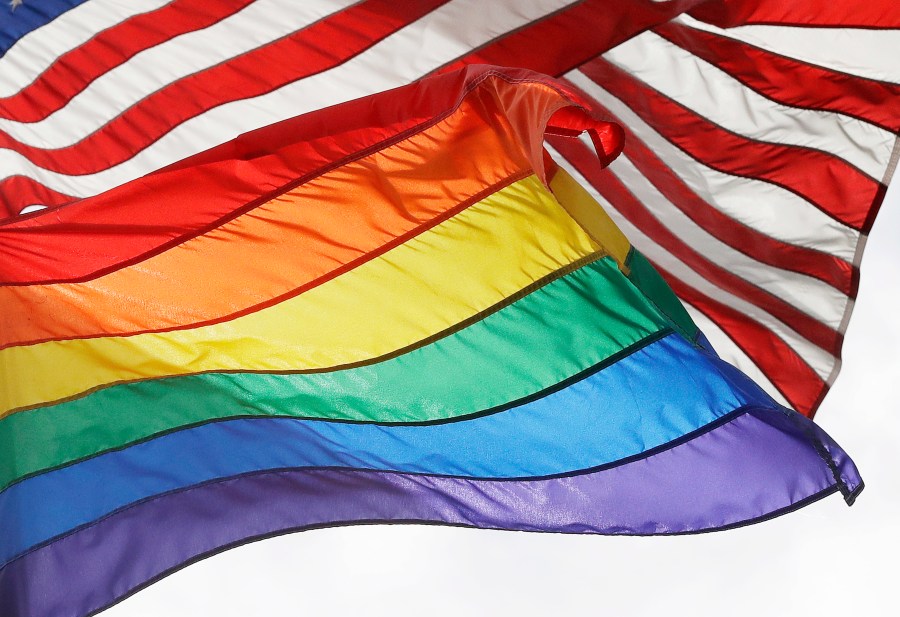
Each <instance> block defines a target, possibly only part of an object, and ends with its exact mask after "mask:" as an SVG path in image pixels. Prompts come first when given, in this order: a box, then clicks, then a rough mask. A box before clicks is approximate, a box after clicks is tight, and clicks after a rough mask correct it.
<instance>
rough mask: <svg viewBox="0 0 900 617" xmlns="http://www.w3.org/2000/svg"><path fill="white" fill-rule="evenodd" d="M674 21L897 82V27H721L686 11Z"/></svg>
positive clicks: (899, 36) (899, 78) (899, 34)
mask: <svg viewBox="0 0 900 617" xmlns="http://www.w3.org/2000/svg"><path fill="white" fill-rule="evenodd" d="M676 21H679V22H681V23H684V24H686V25H689V26H691V27H693V28H697V29H699V30H706V31H708V32H713V33H715V34H721V35H722V36H727V37H729V38H733V39H735V40H738V41H743V42H745V43H749V44H751V45H755V46H757V47H762V48H765V49H769V50H771V51H774V52H776V53H779V54H781V55H783V56H788V57H791V58H796V59H797V60H802V61H804V62H809V63H810V64H815V65H818V66H823V67H826V68H830V69H834V70H835V71H841V72H843V73H849V74H851V75H857V76H859V77H866V78H869V79H876V80H878V81H887V82H890V83H895V84H900V63H898V62H897V58H900V30H878V29H874V28H815V27H809V26H804V27H795V26H768V25H766V26H738V27H736V28H727V29H722V28H717V27H715V26H712V25H710V24H707V23H704V22H702V21H698V20H696V19H692V18H691V17H689V16H687V15H684V16H682V17H679V18H678V19H677V20H676Z"/></svg>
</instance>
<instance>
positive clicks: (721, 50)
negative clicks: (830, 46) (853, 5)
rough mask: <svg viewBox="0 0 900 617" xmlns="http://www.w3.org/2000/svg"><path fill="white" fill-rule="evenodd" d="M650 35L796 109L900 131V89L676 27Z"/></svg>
mask: <svg viewBox="0 0 900 617" xmlns="http://www.w3.org/2000/svg"><path fill="white" fill-rule="evenodd" d="M653 31H654V32H655V33H657V34H659V35H660V36H662V37H663V38H665V39H666V40H668V41H669V42H671V43H673V44H675V45H678V46H679V47H681V48H682V49H685V50H687V51H689V52H691V53H692V54H694V55H695V56H697V57H699V58H702V59H704V60H706V61H707V62H709V63H710V64H713V65H715V66H717V67H718V68H720V69H722V70H723V71H725V72H726V73H728V74H729V75H731V76H732V77H734V78H735V79H737V80H738V81H740V82H741V83H743V84H744V85H745V86H747V87H748V88H752V89H753V90H756V91H757V92H759V93H760V94H762V95H764V96H767V97H769V98H770V99H772V100H773V101H776V102H778V103H782V104H784V105H791V106H794V107H804V108H808V109H824V110H828V111H834V112H837V113H841V114H845V115H848V116H852V117H854V118H859V119H860V120H865V121H867V122H871V123H872V124H875V125H877V126H880V127H882V128H884V129H887V130H889V131H896V130H897V129H898V128H900V86H897V85H895V84H888V83H884V82H880V81H875V80H873V79H865V78H862V77H857V76H854V75H850V74H847V73H839V72H837V71H833V70H830V69H826V68H823V67H819V66H815V65H812V64H808V63H805V62H802V61H800V60H796V59H794V58H787V57H785V56H782V55H779V54H776V53H772V52H769V51H765V50H762V49H759V48H757V47H754V46H752V45H748V44H747V43H743V42H741V41H736V40H734V39H730V38H728V37H724V36H718V35H715V34H712V33H711V32H704V31H703V30H696V29H694V28H690V27H687V26H683V25H681V24H676V23H668V24H662V25H660V26H657V27H656V28H654V29H653Z"/></svg>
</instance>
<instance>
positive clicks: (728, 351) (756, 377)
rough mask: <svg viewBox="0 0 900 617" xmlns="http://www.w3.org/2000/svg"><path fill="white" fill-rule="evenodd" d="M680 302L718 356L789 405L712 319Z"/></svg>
mask: <svg viewBox="0 0 900 617" xmlns="http://www.w3.org/2000/svg"><path fill="white" fill-rule="evenodd" d="M682 304H684V308H685V309H687V312H688V314H689V315H690V316H691V319H693V320H694V323H695V324H697V327H698V328H700V330H702V331H703V334H704V335H705V336H706V338H707V339H708V340H709V342H710V344H711V345H712V346H713V349H714V350H715V351H716V353H717V354H718V355H719V357H721V358H722V359H723V360H725V361H726V362H729V363H731V364H732V365H734V366H737V367H740V369H741V370H742V371H743V372H744V373H746V374H747V376H748V377H750V378H751V379H752V380H753V381H755V382H756V383H757V385H759V386H760V387H761V388H763V389H764V390H765V391H766V392H768V393H769V395H771V396H772V398H774V399H775V400H776V401H778V402H779V403H781V404H782V405H784V406H785V407H790V406H791V404H790V403H789V402H788V400H787V399H786V398H784V395H783V394H781V392H779V391H778V388H776V387H775V384H773V383H772V382H771V381H769V378H768V377H766V374H765V373H763V372H762V371H761V370H760V369H759V367H758V366H757V365H756V363H755V362H754V361H753V360H751V359H750V356H748V355H747V354H745V353H744V352H743V350H741V348H740V347H738V346H737V345H735V344H734V341H732V340H731V337H729V336H728V335H727V334H725V332H723V331H722V329H721V328H720V327H719V326H717V325H716V323H715V322H714V321H713V320H711V319H709V318H708V317H707V316H706V315H704V314H703V313H701V312H700V311H698V310H697V309H696V308H694V306H693V305H691V304H689V303H687V302H682Z"/></svg>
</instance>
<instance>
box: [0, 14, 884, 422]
mask: <svg viewBox="0 0 900 617" xmlns="http://www.w3.org/2000/svg"><path fill="white" fill-rule="evenodd" d="M897 28H900V5H898V4H897V3H896V2H895V1H893V0H873V1H872V2H869V3H865V4H860V3H857V2H850V1H849V0H805V1H803V2H793V3H785V2H782V1H779V0H761V1H753V2H749V1H741V0H736V1H729V0H726V1H707V2H702V1H699V0H675V1H670V2H654V1H650V0H620V1H618V2H615V3H610V2H601V1H596V0H583V1H580V2H565V1H561V0H519V1H517V2H484V1H482V0H479V1H476V0H414V1H398V0H364V1H360V2H350V1H345V0H306V1H304V2H294V1H290V0H256V1H251V0H233V1H230V2H210V1H208V0H204V1H202V2H201V1H200V0H171V1H164V0H135V1H132V2H120V1H114V0H86V1H85V0H44V1H38V0H25V1H24V2H22V1H21V0H15V1H13V2H11V3H10V5H9V7H8V8H7V9H0V212H2V213H3V216H5V217H13V218H16V217H19V216H22V215H27V213H29V212H31V211H34V210H38V209H41V208H44V207H60V206H64V205H65V204H67V203H70V202H72V201H73V200H77V199H79V198H83V197H87V196H91V195H96V194H98V193H100V192H103V191H105V190H107V189H110V188H112V187H115V186H118V185H120V184H123V183H125V182H129V181H132V180H135V179H136V178H139V177H141V176H143V175H145V174H147V173H150V172H153V171H155V170H157V169H160V168H161V167H164V166H166V165H169V164H171V163H174V162H175V161H178V160H180V159H182V158H184V157H187V156H190V155H192V154H195V153H197V152H200V151H203V150H205V149H208V148H211V147H213V146H216V145H217V144H220V143H222V142H224V141H226V140H229V139H231V138H233V137H235V136H237V135H239V134H241V133H244V132H247V131H250V130H253V129H256V128H259V127H261V126H265V125H268V124H271V123H273V122H277V121H280V120H283V119H286V118H289V117H292V116H296V115H298V114H302V113H304V112H308V111H312V110H315V109H319V108H322V107H325V106H329V105H333V104H336V103H339V102H342V101H345V100H349V99H352V98H356V97H360V96H364V95H368V94H371V93H373V92H377V91H381V90H385V89H388V88H392V87H396V86H401V85H403V84H406V83H409V82H411V81H414V80H416V79H418V78H420V77H423V76H425V75H429V74H432V73H434V72H438V71H442V70H447V69H451V68H455V67H457V66H459V65H460V64H462V63H491V64H500V65H509V66H524V67H527V68H531V69H535V70H539V71H542V72H545V73H548V74H551V75H554V76H561V77H562V78H563V79H564V80H566V81H567V82H569V84H570V85H572V86H573V87H575V88H577V89H578V90H580V91H581V92H582V93H583V94H584V95H585V97H587V99H588V100H590V101H592V102H593V103H594V105H595V108H594V110H593V111H594V112H595V113H596V114H598V115H600V116H603V117H608V118H611V119H616V120H618V121H619V122H620V123H621V124H622V125H623V126H625V127H626V129H627V146H626V149H625V153H624V155H623V156H622V157H620V159H619V160H618V161H616V162H615V163H614V164H613V165H612V166H611V167H610V169H609V171H604V172H603V173H600V169H599V165H598V163H597V162H596V160H595V159H594V158H593V156H592V154H591V150H590V146H589V143H587V142H582V141H579V140H577V139H567V138H551V139H550V140H549V142H548V148H549V149H550V150H551V152H552V153H554V154H555V155H557V157H558V158H559V159H560V160H561V161H562V162H563V164H564V166H566V167H567V168H568V170H569V172H570V173H572V174H573V175H575V177H576V178H578V179H579V180H581V181H582V182H583V184H585V185H586V186H589V187H591V188H592V190H593V191H594V196H595V197H596V198H597V199H598V200H599V201H600V202H601V203H602V204H603V205H604V206H606V207H607V209H608V211H609V212H610V214H611V215H613V217H614V218H615V219H616V221H617V222H618V223H619V224H620V226H621V227H622V229H623V230H624V231H625V233H626V234H627V235H628V236H629V237H630V238H631V239H632V240H633V242H634V244H635V245H636V246H637V247H638V248H639V249H640V250H641V251H642V252H643V253H644V254H645V255H647V256H648V257H649V258H650V259H651V260H652V261H653V262H654V264H655V265H656V266H657V267H658V269H659V270H660V271H662V273H663V274H664V276H665V277H666V279H667V280H668V281H669V283H670V284H671V286H672V287H673V288H674V289H675V291H676V292H677V293H678V294H679V296H680V297H681V299H682V300H683V301H684V302H685V303H686V305H687V306H688V309H689V311H690V312H691V315H692V316H693V317H694V319H695V320H696V321H697V322H698V324H699V325H700V326H701V328H702V329H703V331H704V332H705V333H706V335H707V336H708V337H709V339H710V341H711V342H712V344H713V346H714V347H715V348H716V350H717V351H718V352H719V354H720V355H722V356H723V357H724V358H725V359H728V360H729V361H731V362H732V363H734V364H736V365H738V366H739V367H740V368H741V369H742V370H743V371H744V372H745V373H747V374H749V375H750V376H751V377H753V378H754V379H755V380H756V381H757V382H758V383H760V384H761V385H763V386H764V387H766V388H767V389H768V390H769V392H770V393H771V394H773V395H774V396H775V397H776V398H777V399H778V400H779V401H781V402H783V403H785V404H787V405H789V406H791V407H793V408H794V409H797V410H798V411H800V412H802V413H804V414H806V415H812V414H813V413H814V412H815V410H816V408H817V407H818V405H819V404H820V402H821V401H822V398H823V396H824V395H825V393H826V392H827V391H828V388H829V387H830V385H831V384H832V383H833V381H834V379H835V377H836V375H837V373H838V371H839V368H840V353H841V344H842V340H843V336H844V332H845V330H846V327H847V322H848V319H849V316H850V313H851V311H852V307H853V300H854V297H855V295H856V290H857V284H858V278H859V269H858V266H859V263H860V258H861V254H862V249H863V247H864V245H865V239H866V234H867V233H868V231H869V229H870V228H871V225H872V223H873V220H874V218H875V214H876V213H877V211H878V207H879V205H880V203H881V201H882V199H883V197H884V194H885V190H886V185H887V183H888V181H889V180H890V177H891V174H892V172H893V169H894V167H895V165H896V161H897V158H898V153H900V148H898V146H897V143H898V141H897V132H898V118H900V113H898V112H900V97H898V96H897V95H898V92H900V86H898V83H900V68H898V65H897V63H896V58H898V57H900V31H898V30H897ZM77 233H78V230H73V234H74V236H73V239H75V238H76V237H77Z"/></svg>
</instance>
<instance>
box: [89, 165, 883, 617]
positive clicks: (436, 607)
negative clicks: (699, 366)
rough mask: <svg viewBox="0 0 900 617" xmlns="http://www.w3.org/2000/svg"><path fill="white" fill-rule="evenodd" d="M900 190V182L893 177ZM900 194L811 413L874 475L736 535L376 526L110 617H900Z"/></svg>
mask: <svg viewBox="0 0 900 617" xmlns="http://www.w3.org/2000/svg"><path fill="white" fill-rule="evenodd" d="M897 184H900V182H898V183H897ZM898 237H900V186H897V185H896V184H895V187H894V189H893V190H892V191H891V192H889V193H888V199H887V201H886V203H885V204H884V206H883V208H882V212H881V214H880V217H879V220H878V222H877V224H876V225H875V229H874V231H873V233H872V235H871V237H870V240H869V245H868V248H867V250H866V256H865V258H864V261H863V267H862V284H861V287H860V293H859V299H858V303H857V307H856V310H855V313H854V315H853V319H852V320H851V323H850V328H849V332H848V334H847V340H846V343H845V346H844V369H843V372H842V374H841V376H840V377H839V378H838V380H837V384H836V385H835V387H834V389H833V390H832V392H831V393H830V394H829V396H828V398H827V399H826V401H825V404H824V406H823V407H822V408H821V410H820V411H819V414H818V416H817V420H818V422H819V423H820V424H821V425H822V426H823V427H824V428H825V429H826V430H827V431H828V432H829V433H830V434H831V435H832V436H833V437H834V438H835V439H836V440H837V441H838V442H839V443H840V444H841V445H842V446H843V447H844V448H845V449H846V450H847V451H848V452H849V453H850V454H851V456H852V457H853V458H854V460H855V461H856V463H857V465H858V466H859V468H860V471H861V473H862V475H863V478H864V479H865V482H866V490H865V491H863V493H862V495H861V496H860V498H859V500H858V501H857V503H856V505H854V506H853V507H852V508H848V507H847V506H846V505H845V504H844V502H843V500H842V499H841V498H840V497H839V496H837V495H832V496H831V497H829V498H828V499H825V500H823V501H820V502H819V503H817V504H814V505H812V506H810V507H807V508H805V509H803V510H800V511H798V512H795V513H793V514H789V515H787V516H784V517H781V518H779V519H776V520H773V521H769V522H766V523H762V524H759V525H754V526H751V527H747V528H743V529H736V530H732V531H727V532H720V533H714V534H706V535H701V536H684V537H671V538H661V537H658V538H613V537H596V536H561V535H545V534H526V533H513V532H494V531H481V530H466V529H450V528H435V527H414V526H381V527H377V526H376V527H356V528H343V529H329V530H317V531H311V532H305V533H300V534H294V535H290V536H285V537H282V538H278V539H273V540H266V541H264V542H257V543H254V544H251V545H248V546H244V547H241V548H238V549H234V550H231V551H227V552H225V553H223V554H221V555H218V556H216V557H214V558H211V559H208V560H205V561H203V562H201V563H199V564H195V565H193V566H191V567H189V568H187V569H185V570H182V571H181V572H179V573H177V574H175V575H173V576H170V577H168V578H167V579H165V580H163V581H161V582H159V583H157V584H156V585H154V586H152V587H150V588H149V589H147V590H144V591H142V592H141V593H139V594H137V595H136V596H134V597H132V598H130V599H128V600H126V601H125V602H123V603H122V604H120V605H118V606H116V607H114V608H112V609H110V610H109V611H107V612H105V613H104V614H103V617H161V616H166V617H177V616H181V615H185V616H188V615H190V616H192V617H195V616H206V615H209V616H215V617H238V616H240V617H254V616H257V615H266V616H267V617H282V616H291V617H294V616H297V615H315V616H317V617H319V616H332V615H341V616H344V615H367V616H373V617H377V616H381V615H384V616H390V617H405V616H407V615H408V616H415V617H422V616H425V615H427V616H429V617H441V616H445V615H446V616H451V615H452V616H454V617H457V616H460V615H466V616H472V615H503V616H505V615H516V616H538V615H540V616H545V615H610V616H617V617H618V616H653V617H661V616H662V615H689V616H690V617H706V616H710V617H712V616H715V617H721V616H723V615H727V616H728V617H740V616H743V615H747V616H751V615H752V616H753V617H759V616H760V615H764V616H765V617H777V616H780V615H790V616H791V617H805V616H807V615H816V614H820V615H840V614H844V615H860V616H864V617H878V616H882V615H891V616H893V615H895V614H897V613H896V612H895V611H896V610H897V605H896V597H897V583H896V582H895V578H896V571H897V568H896V556H897V554H898V551H900V467H898V465H897V462H896V460H895V459H894V458H893V456H892V453H893V452H894V451H895V450H896V449H897V448H898V447H900V413H898V410H897V409H896V401H897V400H898V398H900V397H898V394H897V390H896V389H895V388H900V357H898V350H900V319H897V316H896V315H897V312H898V310H900V289H898V284H897V283H898V281H900V242H898V241H897V238H898Z"/></svg>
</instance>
